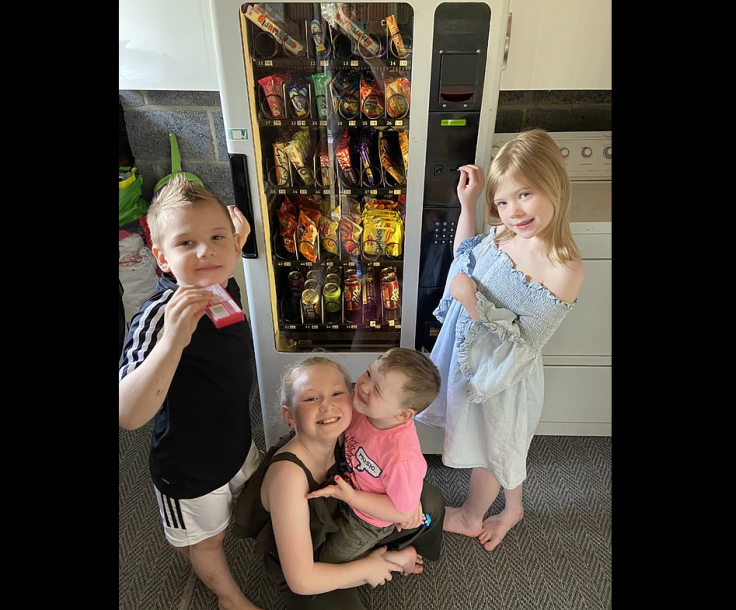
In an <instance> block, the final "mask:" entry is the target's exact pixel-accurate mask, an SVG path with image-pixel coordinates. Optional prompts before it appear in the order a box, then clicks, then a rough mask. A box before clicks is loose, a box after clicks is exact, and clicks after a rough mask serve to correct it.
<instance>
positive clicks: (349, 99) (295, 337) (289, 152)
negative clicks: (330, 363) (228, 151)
mask: <svg viewBox="0 0 736 610" xmlns="http://www.w3.org/2000/svg"><path fill="white" fill-rule="evenodd" d="M240 20H241V33H242V40H243V52H244V57H245V67H246V81H247V83H248V86H249V87H250V91H249V92H248V93H249V97H250V106H251V107H250V112H251V119H252V124H253V126H254V129H253V131H254V135H253V137H254V144H255V147H256V165H257V171H258V176H257V180H258V186H259V189H258V190H259V191H260V193H261V200H260V206H261V211H262V217H263V219H264V224H265V226H264V229H265V233H266V242H267V243H266V260H267V264H268V265H269V282H270V286H269V291H270V295H271V299H270V300H271V308H272V313H273V319H274V320H275V324H274V326H275V328H274V337H275V347H276V349H277V350H278V351H284V352H299V351H311V350H313V349H314V348H317V347H319V348H324V349H325V350H328V351H356V350H358V351H362V350H378V351H383V350H385V349H387V348H389V347H393V346H397V345H399V339H400V334H401V319H402V289H403V277H404V256H405V253H406V247H405V246H406V244H405V243H404V222H405V218H406V184H407V178H408V176H409V171H410V170H409V167H408V152H409V141H410V138H409V129H410V118H411V67H412V34H413V10H412V8H411V7H410V6H409V5H408V4H405V3H342V2H340V3H332V2H328V3H289V2H276V3H274V2H268V3H257V4H251V3H246V4H244V5H243V6H242V7H241V15H240Z"/></svg>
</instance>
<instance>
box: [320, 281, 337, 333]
mask: <svg viewBox="0 0 736 610" xmlns="http://www.w3.org/2000/svg"><path fill="white" fill-rule="evenodd" d="M341 297H342V290H340V286H339V285H338V284H336V283H335V282H328V283H327V284H325V287H324V289H323V290H322V300H323V305H324V308H325V322H327V323H330V324H334V323H337V322H339V321H340V317H341V316H340V313H341V311H342V298H341Z"/></svg>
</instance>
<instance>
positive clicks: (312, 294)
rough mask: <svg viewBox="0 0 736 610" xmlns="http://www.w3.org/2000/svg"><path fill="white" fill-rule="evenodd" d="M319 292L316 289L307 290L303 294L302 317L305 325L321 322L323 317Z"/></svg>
mask: <svg viewBox="0 0 736 610" xmlns="http://www.w3.org/2000/svg"><path fill="white" fill-rule="evenodd" d="M319 301H320V299H319V292H317V291H316V290H314V288H307V289H305V290H304V292H302V316H303V318H304V323H305V324H308V323H316V322H319V321H320V319H321V317H322V315H321V307H320V302H319Z"/></svg>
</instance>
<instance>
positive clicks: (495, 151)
mask: <svg viewBox="0 0 736 610" xmlns="http://www.w3.org/2000/svg"><path fill="white" fill-rule="evenodd" d="M499 150H501V147H500V146H496V145H495V144H494V145H493V146H491V159H493V157H495V156H496V155H497V154H498V151H499Z"/></svg>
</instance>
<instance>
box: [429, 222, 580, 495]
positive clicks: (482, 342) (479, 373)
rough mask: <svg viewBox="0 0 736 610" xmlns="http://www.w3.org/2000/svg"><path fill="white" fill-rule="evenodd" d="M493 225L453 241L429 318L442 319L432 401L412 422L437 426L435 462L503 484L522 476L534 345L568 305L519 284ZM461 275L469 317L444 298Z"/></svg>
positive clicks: (520, 277)
mask: <svg viewBox="0 0 736 610" xmlns="http://www.w3.org/2000/svg"><path fill="white" fill-rule="evenodd" d="M495 232H496V228H495V227H493V228H491V231H490V233H489V234H488V235H487V236H484V235H476V236H475V237H470V238H468V239H465V240H464V241H463V242H462V243H461V244H460V246H459V248H458V251H457V253H456V254H455V258H454V259H453V261H452V264H451V265H450V270H449V272H448V276H447V282H446V284H445V290H444V293H443V295H442V299H441V300H440V302H439V305H438V306H437V308H436V309H435V310H434V312H433V313H434V315H435V317H436V318H437V319H438V320H439V321H440V322H442V329H441V330H440V333H439V335H438V337H437V341H436V343H435V346H434V348H433V349H432V354H431V358H432V361H433V362H434V363H435V364H436V365H437V368H438V369H439V370H440V373H441V374H442V389H441V390H440V393H439V395H438V396H437V398H436V400H435V401H434V402H433V403H432V404H431V405H430V406H429V407H428V408H427V409H425V410H424V411H423V412H422V413H420V414H418V415H417V416H416V419H417V420H419V421H421V422H423V423H425V424H429V425H432V426H437V427H440V428H443V429H444V431H445V435H444V447H443V452H442V462H443V463H444V464H445V465H447V466H450V467H452V468H474V467H476V466H483V467H485V468H487V469H489V470H490V471H491V472H492V473H493V474H494V475H495V476H496V478H497V479H498V481H499V483H501V485H502V486H503V487H504V488H506V489H513V488H514V487H517V486H518V485H519V484H520V483H522V482H523V481H524V480H525V479H526V457H527V452H528V451H529V445H530V444H531V442H532V438H533V437H534V432H535V430H536V428H537V424H538V423H539V420H540V418H541V416H542V407H543V404H544V371H543V368H542V348H543V347H544V344H545V343H546V342H547V340H548V339H549V338H550V337H551V336H552V334H553V333H554V332H555V330H557V328H558V327H559V325H560V323H561V322H562V320H563V319H564V318H565V316H566V315H567V314H568V312H569V311H570V310H571V309H572V308H573V307H574V305H575V303H576V302H577V300H576V301H575V303H567V302H565V301H561V300H560V299H558V298H557V297H556V296H554V295H553V294H552V293H551V292H550V291H549V290H548V289H547V288H545V287H544V286H542V285H541V284H538V283H536V282H529V281H527V279H526V277H525V275H524V274H523V273H522V272H521V271H517V270H516V269H514V266H513V262H512V261H511V259H510V258H509V257H508V255H507V254H506V253H505V252H502V251H501V250H499V249H498V247H497V246H496V244H494V243H493V236H494V235H495ZM461 271H463V272H465V273H467V274H468V275H470V276H472V277H473V279H475V280H476V284H477V285H478V292H477V293H476V294H477V297H478V313H479V315H480V318H479V319H478V320H476V321H475V322H473V321H472V320H471V319H470V316H469V315H468V313H467V312H466V311H465V308H464V307H463V306H462V305H461V304H460V302H459V301H456V300H455V299H453V298H452V297H451V296H450V282H451V281H452V278H454V277H455V276H456V275H457V274H458V273H459V272H461Z"/></svg>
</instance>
